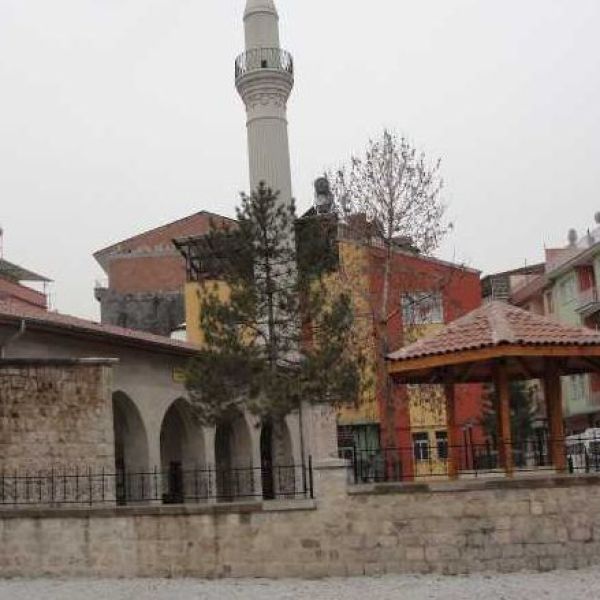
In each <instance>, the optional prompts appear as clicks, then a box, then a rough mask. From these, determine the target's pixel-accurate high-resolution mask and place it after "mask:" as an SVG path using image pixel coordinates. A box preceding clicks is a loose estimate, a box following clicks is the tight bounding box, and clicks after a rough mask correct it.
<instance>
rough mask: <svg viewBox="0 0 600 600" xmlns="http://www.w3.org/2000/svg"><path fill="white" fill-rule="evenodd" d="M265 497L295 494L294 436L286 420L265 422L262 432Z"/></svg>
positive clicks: (262, 471) (262, 473) (262, 475)
mask: <svg viewBox="0 0 600 600" xmlns="http://www.w3.org/2000/svg"><path fill="white" fill-rule="evenodd" d="M260 456H261V478H262V490H263V498H264V499H265V500H273V499H275V498H278V497H289V496H293V495H294V493H295V490H296V466H295V465H294V457H293V451H292V437H291V435H290V431H289V429H288V426H287V423H286V422H285V420H283V419H280V420H277V421H272V420H271V419H268V420H266V421H264V422H263V425H262V429H261V433H260Z"/></svg>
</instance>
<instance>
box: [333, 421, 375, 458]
mask: <svg viewBox="0 0 600 600" xmlns="http://www.w3.org/2000/svg"><path fill="white" fill-rule="evenodd" d="M337 434H338V446H339V447H340V448H353V449H355V450H361V451H377V450H379V448H380V440H379V438H380V435H379V425H378V424H376V423H366V424H364V425H338V428H337Z"/></svg>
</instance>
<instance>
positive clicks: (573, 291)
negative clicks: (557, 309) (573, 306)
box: [560, 276, 577, 304]
mask: <svg viewBox="0 0 600 600" xmlns="http://www.w3.org/2000/svg"><path fill="white" fill-rule="evenodd" d="M576 296H577V280H576V279H575V276H571V277H569V278H568V279H565V280H564V281H563V282H562V283H561V284H560V299H561V301H562V302H563V303H564V304H568V303H570V302H573V300H575V298H576Z"/></svg>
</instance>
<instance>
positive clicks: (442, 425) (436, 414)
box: [406, 324, 448, 477]
mask: <svg viewBox="0 0 600 600" xmlns="http://www.w3.org/2000/svg"><path fill="white" fill-rule="evenodd" d="M442 327H443V325H441V324H435V325H415V326H412V327H410V328H409V329H408V330H407V331H406V342H407V343H408V344H411V343H413V342H415V341H416V340H418V339H420V338H422V337H426V336H429V335H432V334H434V333H436V332H437V331H439V330H440V329H441V328H442ZM408 407H409V415H410V417H409V418H410V433H411V436H412V435H413V434H415V433H427V436H428V439H429V448H430V456H429V460H428V461H422V462H421V461H416V462H415V476H417V477H427V476H433V477H435V476H439V475H444V474H445V473H447V467H446V461H445V460H443V459H440V458H439V457H438V455H437V446H436V437H435V432H436V431H447V428H448V425H447V423H448V421H447V418H446V398H445V395H444V389H443V387H441V386H439V385H430V386H410V387H409V389H408Z"/></svg>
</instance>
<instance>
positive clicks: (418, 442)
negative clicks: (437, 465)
mask: <svg viewBox="0 0 600 600" xmlns="http://www.w3.org/2000/svg"><path fill="white" fill-rule="evenodd" d="M412 438H413V448H414V453H415V460H417V461H424V460H429V436H428V435H427V432H423V433H413V436H412Z"/></svg>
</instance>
